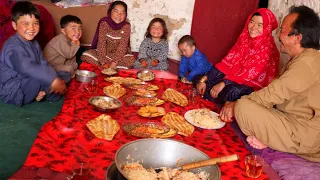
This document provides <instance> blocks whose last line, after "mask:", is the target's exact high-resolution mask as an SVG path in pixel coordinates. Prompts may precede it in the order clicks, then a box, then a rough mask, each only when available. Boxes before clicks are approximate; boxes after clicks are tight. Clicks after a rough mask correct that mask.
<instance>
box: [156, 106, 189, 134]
mask: <svg viewBox="0 0 320 180" xmlns="http://www.w3.org/2000/svg"><path fill="white" fill-rule="evenodd" d="M161 122H162V123H163V124H165V125H166V126H167V127H169V128H172V129H176V130H177V131H178V134H180V135H183V136H191V135H192V134H193V131H194V126H193V125H192V124H190V123H189V122H188V121H187V120H185V118H184V117H182V116H180V115H179V114H178V113H176V112H168V113H167V114H165V115H164V116H163V117H162V119H161Z"/></svg>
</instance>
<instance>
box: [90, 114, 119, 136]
mask: <svg viewBox="0 0 320 180" xmlns="http://www.w3.org/2000/svg"><path fill="white" fill-rule="evenodd" d="M87 127H88V128H89V129H90V131H91V132H92V134H94V135H95V136H96V137H97V138H101V139H105V140H108V141H111V140H112V139H113V137H114V135H116V134H117V132H118V131H119V130H120V125H119V123H118V122H117V121H116V120H114V119H112V118H111V116H109V115H106V114H101V115H100V116H99V117H96V118H95V119H92V120H90V121H88V122H87Z"/></svg>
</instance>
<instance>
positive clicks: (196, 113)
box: [184, 108, 226, 129]
mask: <svg viewBox="0 0 320 180" xmlns="http://www.w3.org/2000/svg"><path fill="white" fill-rule="evenodd" d="M184 117H185V119H186V120H187V121H188V122H189V123H191V124H193V125H194V126H196V127H199V128H203V129H220V128H222V127H223V126H224V125H225V124H226V123H225V122H223V121H221V120H220V118H219V114H217V113H216V112H213V111H210V110H209V109H207V108H200V109H193V110H189V111H187V112H186V113H185V114H184Z"/></svg>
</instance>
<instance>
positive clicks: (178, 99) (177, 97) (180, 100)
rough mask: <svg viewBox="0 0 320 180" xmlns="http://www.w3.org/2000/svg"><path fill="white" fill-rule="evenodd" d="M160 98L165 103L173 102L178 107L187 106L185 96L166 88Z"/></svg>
mask: <svg viewBox="0 0 320 180" xmlns="http://www.w3.org/2000/svg"><path fill="white" fill-rule="evenodd" d="M162 98H163V99H164V100H166V101H170V102H173V103H175V104H177V105H180V106H186V105H188V99H187V97H186V96H185V95H183V94H181V93H180V92H178V91H176V90H174V89H171V88H168V89H166V90H165V91H164V93H163V95H162Z"/></svg>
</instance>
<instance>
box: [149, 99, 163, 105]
mask: <svg viewBox="0 0 320 180" xmlns="http://www.w3.org/2000/svg"><path fill="white" fill-rule="evenodd" d="M164 103H165V102H164V100H162V99H157V101H156V102H154V103H151V104H150V105H152V106H160V105H162V104H164Z"/></svg>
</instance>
